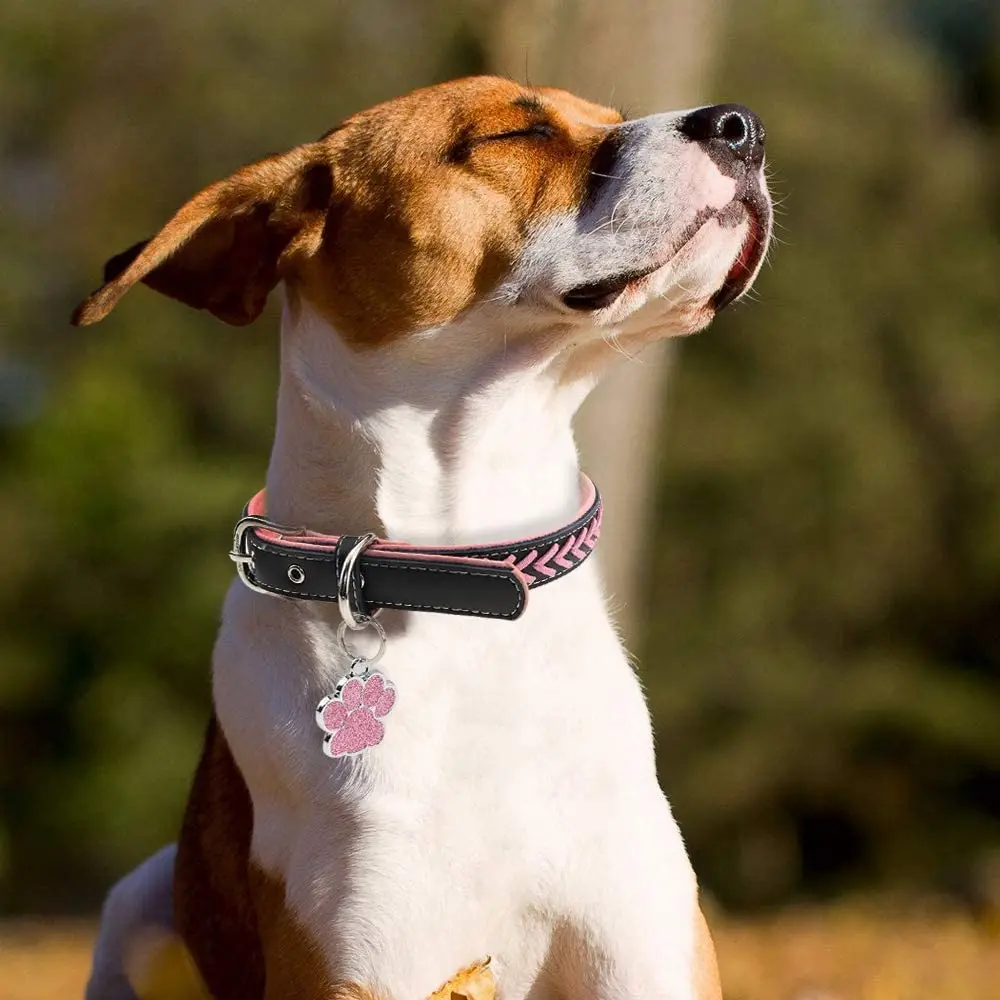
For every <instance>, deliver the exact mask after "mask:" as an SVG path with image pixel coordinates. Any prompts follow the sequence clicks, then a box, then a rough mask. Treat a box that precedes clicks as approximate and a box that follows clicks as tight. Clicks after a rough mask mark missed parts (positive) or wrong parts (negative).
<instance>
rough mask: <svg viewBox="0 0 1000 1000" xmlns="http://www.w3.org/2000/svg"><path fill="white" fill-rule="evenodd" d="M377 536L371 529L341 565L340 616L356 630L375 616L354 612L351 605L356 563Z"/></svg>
mask: <svg viewBox="0 0 1000 1000" xmlns="http://www.w3.org/2000/svg"><path fill="white" fill-rule="evenodd" d="M377 538H378V535H376V534H375V532H373V531H369V532H368V533H367V534H366V535H362V536H361V537H360V538H359V539H358V540H357V542H355V543H354V545H353V546H352V547H351V551H350V552H348V553H347V555H346V556H344V563H343V565H342V566H341V567H340V576H339V577H338V579H337V607H339V608H340V617H341V618H343V619H344V622H343V623H344V625H346V626H347V627H348V628H349V629H352V630H353V631H355V632H358V631H360V630H361V629H363V628H367V627H368V626H369V625H370V624H372V622H373V618H372V616H370V615H360V614H355V613H354V608H352V607H351V574H352V573H353V572H354V564H355V563H356V562H357V561H358V558H359V557H360V555H361V553H362V552H364V551H365V549H367V548H368V546H369V545H371V544H372V542H374V541H375V540H376V539H377ZM364 583H365V581H364V579H363V578H362V580H361V586H362V587H363V586H364ZM379 633H380V634H381V629H379ZM383 640H384V636H383ZM341 642H343V637H341Z"/></svg>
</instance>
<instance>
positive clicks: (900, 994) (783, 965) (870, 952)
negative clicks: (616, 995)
mask: <svg viewBox="0 0 1000 1000" xmlns="http://www.w3.org/2000/svg"><path fill="white" fill-rule="evenodd" d="M710 922H711V924H712V927H713V932H714V934H715V940H716V946H717V948H718V952H719V962H720V966H721V969H722V981H723V989H724V992H725V996H726V1000H1000V923H993V924H990V923H975V922H973V921H972V920H970V919H969V918H967V917H964V916H960V915H958V914H957V913H955V912H952V911H947V910H932V909H928V910H926V911H922V912H921V911H914V910H912V909H911V910H909V911H907V912H905V913H898V914H897V913H891V912H888V911H886V910H885V909H884V908H883V909H881V910H880V909H877V908H872V907H868V906H865V905H862V904H852V905H846V904H845V905H840V906H835V907H832V908H826V909H818V908H805V909H798V910H789V911H785V912H784V913H781V914H779V915H777V916H774V917H769V918H765V919H757V920H746V921H743V920H735V919H727V918H724V917H721V918H720V917H717V918H710ZM92 940H93V926H92V925H88V924H45V923H41V922H33V923H14V924H9V925H6V926H3V925H0V1000H79V998H80V997H81V996H82V994H83V984H84V982H85V980H86V976H87V968H88V963H89V948H90V945H91V942H92Z"/></svg>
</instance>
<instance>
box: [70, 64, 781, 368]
mask: <svg viewBox="0 0 1000 1000" xmlns="http://www.w3.org/2000/svg"><path fill="white" fill-rule="evenodd" d="M763 142H764V130H763V127H762V126H761V123H760V121H759V119H757V117H756V116H755V115H753V114H752V112H750V111H748V110H747V109H746V108H743V107H740V106H738V105H720V106H714V107H708V108H701V109H698V110H695V111H693V112H681V113H673V114H660V115H652V116H649V117H646V118H640V119H636V120H631V121H626V120H623V118H622V116H621V115H620V114H619V113H618V112H616V111H614V110H610V109H608V108H603V107H599V106H597V105H594V104H590V103H588V102H586V101H584V100H581V99H580V98H577V97H574V96H573V95H571V94H568V93H566V92H564V91H560V90H553V89H547V88H525V87H522V86H519V85H517V84H515V83H513V82H511V81H508V80H502V79H496V78H491V77H475V78H470V79H464V80H458V81H455V82H452V83H446V84H442V85H439V86H436V87H431V88H427V89H424V90H418V91H416V92H414V93H412V94H409V95H408V96H406V97H402V98H399V99H397V100H394V101H390V102H388V103H386V104H382V105H379V106H377V107H375V108H372V109H370V110H368V111H364V112H362V113H360V114H357V115H354V116H352V117H351V118H349V119H347V120H346V121H345V122H344V123H343V124H341V125H340V126H338V127H336V128H334V129H333V130H331V131H330V132H328V133H327V134H326V135H324V136H323V137H322V138H321V139H319V140H318V141H316V142H312V143H307V144H305V145H302V146H298V147H296V148H295V149H293V150H291V151H290V152H287V153H283V154H280V155H277V156H272V157H270V158H268V159H266V160H262V161H261V162H259V163H255V164H253V165H251V166H248V167H244V168H243V169H241V170H239V171H237V172H236V173H235V174H233V175H232V176H231V177H229V178H227V179H225V180H223V181H220V182H218V183H216V184H213V185H212V186H211V187H208V188H206V189H205V190H204V191H202V192H201V193H200V194H198V195H196V196H195V197H194V198H193V199H192V200H191V201H189V202H188V203H187V204H186V205H184V206H183V207H182V208H181V209H180V210H179V211H178V212H177V213H176V215H174V217H173V218H172V219H170V221H169V222H167V224H166V225H165V226H164V227H163V229H161V230H160V232H159V233H157V234H156V235H155V236H154V237H153V238H152V239H150V240H148V241H146V242H144V243H140V244H137V245H136V246H134V247H132V248H131V249H130V250H127V251H125V252H124V253H121V254H119V255H118V256H116V257H114V258H112V259H111V260H110V261H109V262H108V264H107V265H106V267H105V275H104V278H105V284H104V285H103V286H102V287H101V288H100V289H98V290H97V291H96V292H95V293H94V294H93V295H91V296H90V298H88V299H87V300H86V301H85V302H83V303H82V304H81V305H80V306H79V307H78V309H77V310H76V312H75V314H74V317H73V320H74V322H75V323H79V324H88V323H93V322H96V321H97V320H100V319H102V318H103V317H104V316H106V315H107V314H108V313H109V312H110V311H111V309H112V308H114V306H115V305H116V304H117V302H118V301H119V300H120V299H121V297H122V296H123V295H124V294H125V292H126V291H128V289H129V288H131V287H132V286H133V285H134V284H135V283H136V282H139V281H142V282H144V283H145V284H146V285H148V286H150V287H151V288H154V289H156V290H157V291H159V292H162V293H164V294H166V295H169V296H171V297H173V298H176V299H179V300H180V301H182V302H185V303H187V304H188V305H191V306H194V307H195V308H199V309H207V310H208V311H210V312H211V313H213V314H214V315H215V316H217V317H218V318H220V319H222V320H224V321H226V322H227V323H232V324H236V325H240V324H245V323H249V322H251V321H252V320H254V319H255V318H256V317H257V316H258V315H259V314H260V312H261V310H262V309H263V308H264V305H265V302H266V300H267V297H268V295H269V293H270V292H271V291H272V289H273V288H274V287H275V286H276V285H277V284H278V283H279V282H284V283H285V285H286V287H287V289H288V293H289V301H290V303H292V304H293V305H294V304H295V303H301V302H304V303H307V304H308V305H309V306H310V307H311V308H312V309H314V310H315V311H317V312H318V313H319V314H320V315H321V316H323V317H324V318H325V319H326V320H327V321H328V323H329V325H330V326H331V327H332V328H333V329H334V330H336V331H337V333H338V334H339V335H340V337H341V338H342V339H343V340H344V341H346V342H347V344H348V345H350V346H351V347H352V348H354V349H356V350H358V351H365V350H370V349H375V348H379V347H381V346H382V345H385V344H387V343H393V342H398V341H401V340H405V339H406V338H409V337H413V336H417V335H421V334H426V333H427V332H429V331H439V330H441V329H444V328H448V327H449V326H451V325H453V324H454V323H455V321H456V320H458V319H460V318H461V317H464V316H467V315H469V314H470V313H472V312H474V311H475V310H484V309H489V310H492V311H494V312H499V313H502V314H503V318H502V320H501V321H500V325H502V326H503V328H504V330H505V336H506V335H508V334H512V335H515V336H516V335H517V334H518V332H520V331H531V330H538V329H539V327H540V326H547V327H548V328H550V329H552V328H558V329H559V330H561V331H562V332H563V334H564V336H566V337H569V338H570V339H571V341H572V342H573V343H581V342H585V341H586V340H587V339H588V337H594V338H595V339H597V338H600V337H603V336H606V335H607V332H608V331H609V330H612V331H615V332H618V333H626V334H630V333H631V334H636V335H638V336H639V337H640V338H645V339H650V338H651V337H653V336H662V335H669V334H676V333H690V332H693V331H695V330H698V329H701V328H702V327H703V326H705V325H706V324H707V323H708V322H709V321H710V320H711V318H712V317H713V316H714V315H715V313H716V312H717V311H718V310H719V309H721V308H723V307H724V306H725V305H727V304H729V303H730V302H732V301H733V300H735V299H737V298H738V297H739V296H740V295H742V294H743V293H744V292H745V291H746V289H747V288H748V287H749V286H750V284H751V283H752V281H753V279H754V277H755V276H756V274H757V271H758V269H759V267H760V264H761V261H762V259H763V256H764V253H765V250H766V246H767V242H768V238H769V234H770V228H771V206H770V199H769V197H768V194H767V189H766V186H765V183H764V179H763V173H762V164H763V156H764V151H763Z"/></svg>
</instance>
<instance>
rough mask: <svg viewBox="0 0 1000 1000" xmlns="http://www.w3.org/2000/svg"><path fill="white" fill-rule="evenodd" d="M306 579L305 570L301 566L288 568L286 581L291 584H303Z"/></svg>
mask: <svg viewBox="0 0 1000 1000" xmlns="http://www.w3.org/2000/svg"><path fill="white" fill-rule="evenodd" d="M305 578H306V574H305V570H303V569H302V567H301V566H296V565H294V564H293V565H291V566H289V567H288V579H289V580H291V581H292V583H296V584H298V583H304V582H305Z"/></svg>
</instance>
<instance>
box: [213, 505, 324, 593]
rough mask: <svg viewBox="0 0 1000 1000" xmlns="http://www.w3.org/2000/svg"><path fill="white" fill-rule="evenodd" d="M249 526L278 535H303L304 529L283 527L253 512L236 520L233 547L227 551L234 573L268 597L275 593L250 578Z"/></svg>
mask: <svg viewBox="0 0 1000 1000" xmlns="http://www.w3.org/2000/svg"><path fill="white" fill-rule="evenodd" d="M251 528H265V529H267V530H268V531H274V532H276V533H277V534H279V535H304V534H305V533H306V529H305V528H285V527H282V526H281V525H280V524H275V523H274V522H273V521H269V520H268V519H267V518H266V517H258V516H256V515H254V514H248V515H247V516H246V517H241V518H240V519H239V520H238V521H237V522H236V530H235V531H234V532H233V548H232V550H231V551H230V553H229V558H230V559H232V561H233V562H234V563H236V575H237V576H238V577H239V578H240V579H241V580H242V581H243V583H245V584H246V585H247V586H248V587H249V588H250V589H251V590H255V591H256V592H257V593H258V594H267V595H268V596H269V597H274V596H275V594H274V592H273V591H270V590H265V589H264V588H263V587H259V586H257V584H256V583H254V581H253V580H252V579H251V578H250V574H249V570H252V569H253V555H251V553H250V552H248V551H247V545H246V534H247V532H248V531H249V530H250V529H251Z"/></svg>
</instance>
